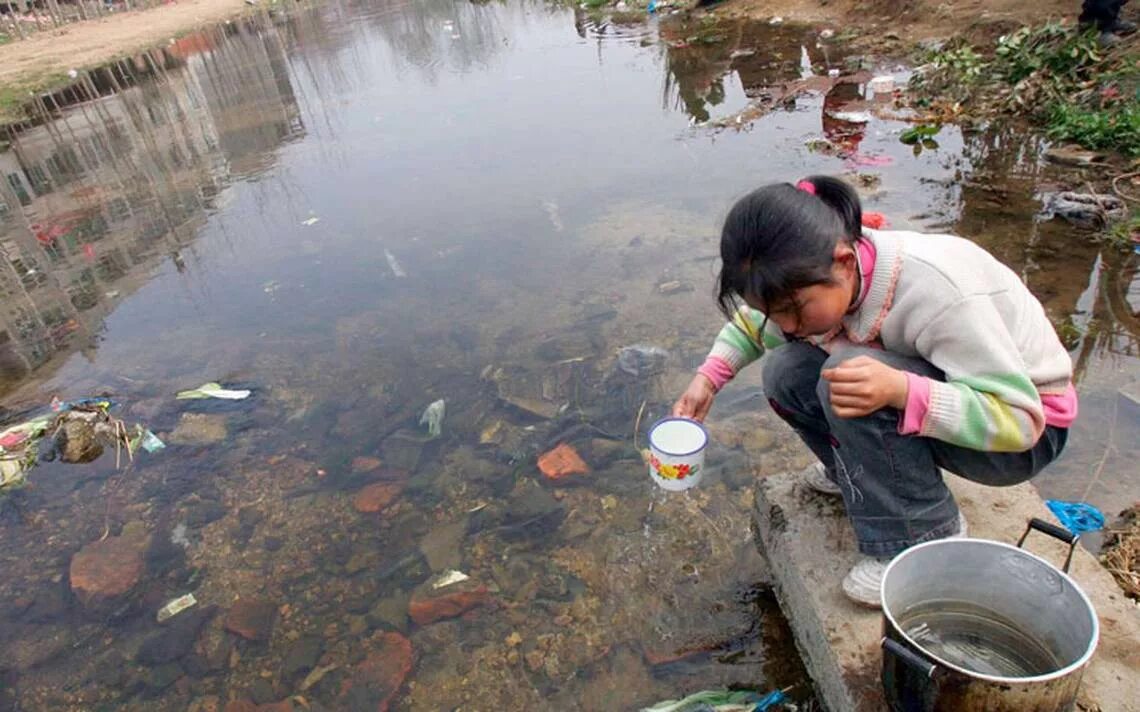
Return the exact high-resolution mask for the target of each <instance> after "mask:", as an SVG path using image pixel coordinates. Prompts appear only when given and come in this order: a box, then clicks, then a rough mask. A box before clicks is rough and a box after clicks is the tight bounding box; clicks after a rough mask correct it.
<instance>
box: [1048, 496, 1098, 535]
mask: <svg viewBox="0 0 1140 712" xmlns="http://www.w3.org/2000/svg"><path fill="white" fill-rule="evenodd" d="M1045 506H1046V507H1048V508H1049V511H1050V512H1052V513H1053V516H1055V517H1057V521H1059V522H1061V526H1063V527H1065V528H1066V529H1068V530H1069V531H1071V532H1072V533H1074V534H1085V533H1086V532H1095V531H1098V530H1100V529H1104V515H1103V514H1101V513H1100V510H1099V509H1097V508H1096V507H1094V506H1092V505H1091V504H1086V503H1085V502H1062V501H1061V500H1059V499H1047V500H1045Z"/></svg>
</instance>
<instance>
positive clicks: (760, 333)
mask: <svg viewBox="0 0 1140 712" xmlns="http://www.w3.org/2000/svg"><path fill="white" fill-rule="evenodd" d="M762 327H763V328H762ZM783 343H784V337H783V335H782V334H780V332H779V329H778V328H776V325H775V324H772V323H770V322H766V320H765V318H764V314H763V312H760V311H758V310H756V309H752V308H751V307H746V306H744V307H740V308H739V309H738V310H737V311H736V315H735V316H734V317H733V319H732V321H730V322H728V323H727V324H725V325H724V328H722V329H721V330H720V333H719V334H717V337H716V341H714V342H713V347H712V350H711V351H710V352H709V356H710V357H713V356H715V357H716V358H719V359H721V360H723V361H724V362H725V363H727V364H728V365H729V366H731V367H732V370H733V373H739V372H740V369H742V368H744V367H745V366H747V365H748V364H750V363H752V362H753V361H755V360H756V359H758V358H760V357H761V356H763V355H764V351H765V350H767V349H771V348H776V347H777V346H780V345H782V344H783Z"/></svg>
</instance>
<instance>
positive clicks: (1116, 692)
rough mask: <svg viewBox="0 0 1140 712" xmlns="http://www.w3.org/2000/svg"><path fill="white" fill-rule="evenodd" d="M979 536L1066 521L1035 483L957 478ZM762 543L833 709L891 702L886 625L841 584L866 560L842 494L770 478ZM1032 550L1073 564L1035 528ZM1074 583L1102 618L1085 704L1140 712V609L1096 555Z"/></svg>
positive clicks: (1078, 564)
mask: <svg viewBox="0 0 1140 712" xmlns="http://www.w3.org/2000/svg"><path fill="white" fill-rule="evenodd" d="M947 481H948V483H949V485H950V488H951V490H953V492H954V495H955V496H956V497H957V499H958V503H959V505H960V507H961V508H962V511H963V512H964V513H965V515H966V519H967V521H968V522H969V525H970V536H973V537H978V538H983V539H993V540H996V541H1003V542H1010V543H1016V541H1017V539H1018V538H1019V537H1020V536H1021V533H1022V532H1023V531H1024V529H1025V524H1026V522H1028V520H1029V519H1030V518H1031V517H1040V518H1042V519H1045V520H1047V521H1056V520H1055V519H1054V518H1053V517H1052V515H1051V514H1050V513H1049V510H1048V509H1047V508H1046V507H1045V504H1044V502H1042V500H1041V498H1040V497H1039V496H1038V495H1037V491H1036V490H1035V489H1034V488H1033V487H1032V486H1030V485H1028V484H1025V485H1019V486H1017V487H1007V488H1000V489H999V488H992V487H983V486H981V485H976V484H974V483H972V482H968V481H966V480H963V479H960V478H958V477H954V476H952V475H948V476H947ZM753 519H754V527H755V532H756V535H757V544H758V545H759V546H760V549H761V553H762V554H764V555H765V557H766V558H767V559H768V562H769V564H770V565H771V570H772V578H773V581H774V583H775V589H776V596H777V598H778V600H779V601H780V605H781V607H782V608H783V610H784V613H785V615H787V617H788V620H789V621H790V623H791V627H792V631H793V632H794V634H795V638H796V644H797V646H798V647H799V650H800V653H801V655H802V657H803V658H804V663H805V664H806V666H807V669H808V673H809V674H810V675H811V677H812V679H813V680H814V681H815V684H816V688H817V692H818V694H819V697H820V699H821V700H822V702H823V703H824V705H826V707H827V708H828V709H829V710H831V711H832V712H848V711H849V710H850V711H852V712H864V711H869V710H876V711H877V710H882V709H884V708H885V703H884V701H883V695H882V689H881V685H880V683H879V666H880V664H881V660H882V657H881V653H880V650H879V640H880V638H881V636H882V623H881V618H880V614H879V612H877V611H875V612H871V611H868V610H867V609H863V608H860V607H859V606H856V605H855V604H853V603H850V602H849V601H847V599H846V598H844V597H843V593H842V591H841V590H840V582H841V581H842V580H843V576H844V575H846V573H847V571H848V570H849V569H850V567H851V566H852V565H853V564H854V563H855V561H856V559H857V558H858V552H857V550H856V548H855V537H854V533H853V532H852V531H851V527H850V525H849V524H848V522H847V519H846V517H845V516H844V513H843V508H842V503H841V502H839V501H838V500H837V499H834V498H830V497H826V496H824V495H820V494H817V493H814V492H812V491H811V490H809V489H808V488H806V487H805V486H803V485H802V483H800V482H798V481H797V480H796V478H795V476H794V475H791V474H782V475H775V476H772V477H767V478H764V479H761V480H759V481H758V482H757V486H756V501H755V507H754V510H753ZM1026 548H1027V549H1029V550H1030V551H1033V552H1034V553H1036V554H1038V555H1040V556H1042V557H1044V558H1045V559H1047V560H1049V561H1054V562H1056V563H1057V565H1058V566H1060V565H1061V564H1062V563H1063V562H1064V551H1065V547H1064V546H1063V545H1062V544H1061V543H1060V542H1058V541H1055V540H1053V539H1051V538H1049V537H1046V536H1045V535H1042V534H1039V533H1036V532H1034V533H1033V534H1030V536H1029V539H1028V540H1027V542H1026ZM1072 575H1073V578H1074V580H1076V581H1077V583H1078V584H1079V585H1080V586H1081V588H1083V589H1084V591H1085V593H1087V594H1088V596H1089V599H1090V600H1092V602H1093V605H1094V606H1095V607H1096V610H1097V615H1098V616H1099V617H1100V622H1101V640H1100V646H1099V647H1098V649H1097V653H1096V655H1095V656H1094V658H1093V661H1092V664H1091V665H1090V666H1089V667H1088V669H1087V670H1086V672H1085V677H1084V683H1083V685H1082V690H1081V697H1080V700H1079V705H1080V709H1082V710H1090V711H1096V712H1117V711H1118V710H1119V711H1122V712H1140V608H1138V607H1137V606H1136V604H1135V603H1133V602H1132V601H1130V600H1129V599H1127V598H1126V597H1125V596H1124V595H1123V594H1122V593H1121V591H1120V588H1119V587H1118V586H1117V585H1116V582H1115V581H1113V580H1112V577H1111V576H1110V575H1109V574H1108V572H1107V571H1105V570H1104V568H1103V567H1102V566H1101V565H1100V564H1099V563H1098V562H1097V560H1096V558H1095V557H1094V556H1092V555H1091V554H1089V553H1088V552H1087V551H1084V550H1083V549H1078V552H1077V555H1076V556H1075V557H1074V560H1073V568H1072Z"/></svg>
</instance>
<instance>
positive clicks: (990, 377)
mask: <svg viewBox="0 0 1140 712" xmlns="http://www.w3.org/2000/svg"><path fill="white" fill-rule="evenodd" d="M916 345H917V347H918V351H919V353H920V354H921V355H922V357H923V358H925V359H926V360H927V361H929V362H930V363H932V364H934V365H935V366H936V367H938V368H940V369H941V370H942V371H943V372H944V373H945V375H946V381H945V382H942V381H937V380H931V381H930V403H929V406H928V408H927V411H926V414H925V416H924V417H923V419H922V425H921V429H920V430H919V433H920V434H921V435H925V436H927V437H932V438H936V439H938V440H942V441H945V442H948V443H951V444H954V445H960V446H961V447H966V448H970V449H973V450H985V451H990V452H1023V451H1025V450H1028V449H1029V448H1031V447H1033V445H1034V444H1035V443H1036V442H1037V439H1038V438H1039V437H1041V433H1042V432H1043V431H1044V430H1045V412H1044V409H1043V408H1042V405H1041V397H1040V395H1039V394H1038V392H1037V387H1036V386H1035V385H1034V384H1033V382H1032V381H1031V380H1030V378H1029V375H1028V374H1027V373H1026V372H1025V369H1024V367H1023V365H1022V359H1021V356H1020V353H1019V352H1018V350H1017V347H1016V345H1015V343H1014V341H1013V337H1012V336H1011V335H1010V333H1009V331H1008V329H1007V328H1006V325H1005V323H1004V322H1003V321H1002V319H1001V317H1000V315H999V314H998V312H997V309H996V308H995V307H994V305H993V303H992V302H991V301H990V298H989V297H988V296H987V295H979V296H971V297H967V298H964V299H962V300H961V301H959V302H958V303H957V304H955V305H953V307H952V308H950V309H947V310H945V311H944V312H943V313H942V314H941V315H940V316H939V317H938V318H937V319H935V320H934V321H932V322H931V323H930V324H929V325H927V327H926V328H924V329H923V331H922V333H921V334H920V335H919V338H918V340H917V342H916Z"/></svg>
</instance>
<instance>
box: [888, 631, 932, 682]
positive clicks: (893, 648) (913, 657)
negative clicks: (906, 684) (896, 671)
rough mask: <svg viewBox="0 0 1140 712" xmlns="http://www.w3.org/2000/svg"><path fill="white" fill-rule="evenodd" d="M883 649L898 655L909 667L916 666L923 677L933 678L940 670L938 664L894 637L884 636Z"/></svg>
mask: <svg viewBox="0 0 1140 712" xmlns="http://www.w3.org/2000/svg"><path fill="white" fill-rule="evenodd" d="M882 646H883V650H885V651H887V652H888V653H891V654H893V655H896V656H898V659H899V660H900V661H901V662H902V663H903V664H904V665H906V666H907V667H909V668H914V669H915V670H917V671H918V672H920V673H922V675H923V677H927V678H932V679H933V677H934V674H935V673H936V672H938V666H937V665H935V664H934V663H932V662H930V661H929V660H927V659H926V658H924V657H922V656H921V655H919V654H918V653H916V652H914V651H913V650H911V649H910V648H908V647H906V646H905V645H903V644H902V643H900V642H898V641H897V640H894V639H892V638H887V637H885V636H884V637H883V640H882Z"/></svg>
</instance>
